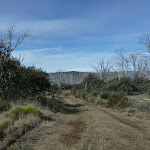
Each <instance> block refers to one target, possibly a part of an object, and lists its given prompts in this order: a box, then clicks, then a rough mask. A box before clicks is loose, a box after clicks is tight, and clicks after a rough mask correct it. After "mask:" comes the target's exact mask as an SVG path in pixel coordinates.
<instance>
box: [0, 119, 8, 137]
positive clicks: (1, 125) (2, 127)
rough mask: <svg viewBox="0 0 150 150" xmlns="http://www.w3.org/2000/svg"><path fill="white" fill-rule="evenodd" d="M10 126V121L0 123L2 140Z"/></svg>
mask: <svg viewBox="0 0 150 150" xmlns="http://www.w3.org/2000/svg"><path fill="white" fill-rule="evenodd" d="M9 124H10V121H9V120H7V119H5V120H2V121H1V122H0V138H2V137H3V136H4V129H6V128H7V127H8V125H9Z"/></svg>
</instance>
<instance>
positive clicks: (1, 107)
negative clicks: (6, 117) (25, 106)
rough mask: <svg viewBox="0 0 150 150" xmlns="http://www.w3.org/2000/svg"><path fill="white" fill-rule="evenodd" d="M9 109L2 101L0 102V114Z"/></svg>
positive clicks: (8, 105) (5, 102)
mask: <svg viewBox="0 0 150 150" xmlns="http://www.w3.org/2000/svg"><path fill="white" fill-rule="evenodd" d="M10 108H11V105H10V104H9V103H8V102H7V101H4V100H0V113H1V112H3V111H7V110H9V109H10Z"/></svg>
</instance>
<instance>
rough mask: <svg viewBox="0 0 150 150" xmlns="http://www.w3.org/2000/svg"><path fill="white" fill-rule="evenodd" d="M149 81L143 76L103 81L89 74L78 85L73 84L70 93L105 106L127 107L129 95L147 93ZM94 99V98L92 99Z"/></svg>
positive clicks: (149, 85)
mask: <svg viewBox="0 0 150 150" xmlns="http://www.w3.org/2000/svg"><path fill="white" fill-rule="evenodd" d="M149 88H150V81H149V80H146V79H144V78H129V77H128V78H126V77H123V78H121V79H118V78H114V79H112V80H109V81H103V80H101V79H100V78H99V77H98V76H96V75H95V74H92V73H91V74H89V75H88V76H87V77H86V78H85V79H84V80H83V82H82V83H81V84H80V85H76V86H74V88H73V89H72V90H71V92H72V94H75V95H76V96H77V97H82V98H84V99H86V100H89V101H91V102H96V103H100V104H103V105H105V106H107V107H119V108H124V107H128V106H129V105H130V103H129V102H128V100H127V98H126V97H127V96H129V95H137V94H142V93H149ZM94 99H95V100H94Z"/></svg>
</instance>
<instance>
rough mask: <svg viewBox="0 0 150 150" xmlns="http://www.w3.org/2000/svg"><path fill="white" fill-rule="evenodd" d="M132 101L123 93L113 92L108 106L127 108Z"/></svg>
mask: <svg viewBox="0 0 150 150" xmlns="http://www.w3.org/2000/svg"><path fill="white" fill-rule="evenodd" d="M129 105H130V103H129V102H128V101H127V99H126V98H125V97H124V95H123V94H121V93H113V94H111V95H110V96H109V97H108V102H107V106H108V107H114V106H116V107H118V108H127V107H128V106H129Z"/></svg>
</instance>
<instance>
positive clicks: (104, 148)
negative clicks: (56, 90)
mask: <svg viewBox="0 0 150 150" xmlns="http://www.w3.org/2000/svg"><path fill="white" fill-rule="evenodd" d="M59 98H60V99H61V100H62V101H63V102H64V104H65V105H66V107H67V108H69V109H72V110H76V111H71V112H72V113H68V114H63V113H56V114H54V120H55V121H47V122H44V123H43V124H41V126H40V127H38V128H36V129H34V130H33V131H31V132H28V133H27V134H26V135H24V136H23V137H22V138H20V139H18V140H17V142H16V143H15V145H25V146H28V147H31V148H33V149H36V150H120V149H121V150H149V149H150V126H149V124H147V123H145V122H142V121H139V120H137V119H135V118H132V117H129V116H123V115H121V114H119V113H118V112H116V111H113V110H111V109H107V108H103V107H100V106H95V105H94V104H90V103H87V102H85V101H83V100H81V99H78V98H75V97H74V96H73V95H70V94H69V91H64V93H63V94H61V95H60V97H59Z"/></svg>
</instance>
